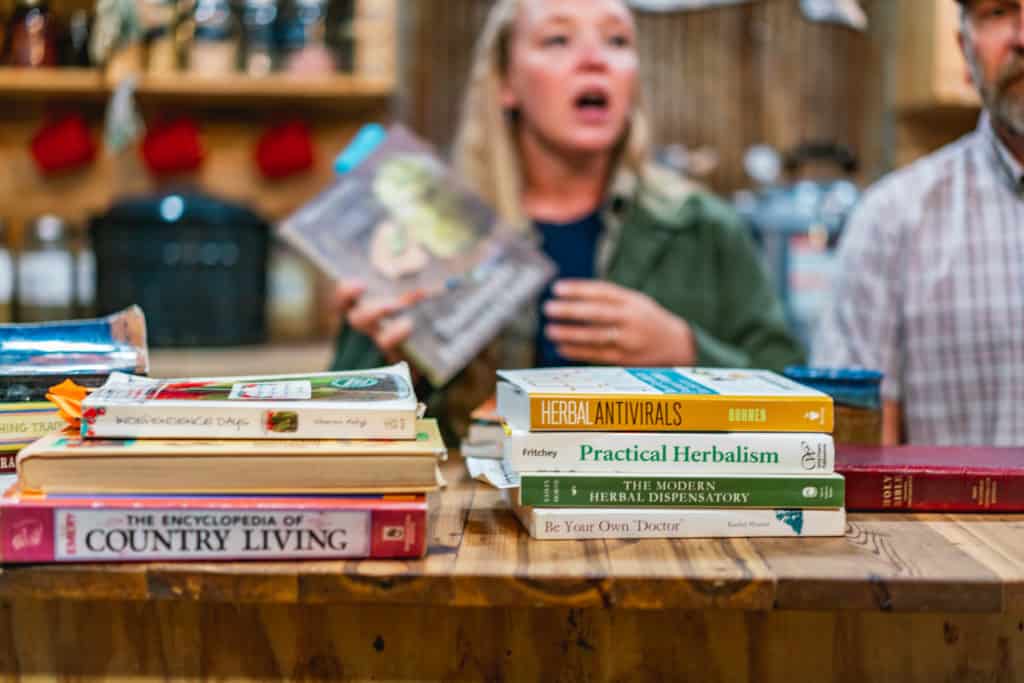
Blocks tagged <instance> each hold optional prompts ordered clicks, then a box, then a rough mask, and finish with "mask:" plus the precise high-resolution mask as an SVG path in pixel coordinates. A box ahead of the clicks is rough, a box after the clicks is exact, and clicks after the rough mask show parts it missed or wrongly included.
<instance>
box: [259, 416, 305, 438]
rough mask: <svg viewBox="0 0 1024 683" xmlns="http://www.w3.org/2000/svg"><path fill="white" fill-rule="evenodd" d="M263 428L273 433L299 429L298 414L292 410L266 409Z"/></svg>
mask: <svg viewBox="0 0 1024 683" xmlns="http://www.w3.org/2000/svg"><path fill="white" fill-rule="evenodd" d="M263 428H264V429H265V430H266V431H268V432H274V433H275V434H285V433H289V432H297V431H299V414H298V413H296V412H295V411H294V410H268V411H267V412H266V417H265V418H264V420H263Z"/></svg>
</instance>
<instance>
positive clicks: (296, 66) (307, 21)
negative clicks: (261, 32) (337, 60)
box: [277, 0, 334, 75]
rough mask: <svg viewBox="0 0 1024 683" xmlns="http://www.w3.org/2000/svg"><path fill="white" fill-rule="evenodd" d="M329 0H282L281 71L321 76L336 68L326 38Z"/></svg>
mask: <svg viewBox="0 0 1024 683" xmlns="http://www.w3.org/2000/svg"><path fill="white" fill-rule="evenodd" d="M326 19H327V0H280V5H279V11H278V14H277V42H278V46H279V48H280V50H281V70H282V71H287V72H289V73H301V74H305V75H320V74H325V73H331V72H332V71H334V58H333V57H332V56H331V53H330V50H328V49H327V45H326V43H325V42H324V40H325V38H326V24H325V22H326Z"/></svg>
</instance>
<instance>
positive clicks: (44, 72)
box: [0, 67, 109, 97]
mask: <svg viewBox="0 0 1024 683" xmlns="http://www.w3.org/2000/svg"><path fill="white" fill-rule="evenodd" d="M107 92H109V88H108V87H107V84H106V81H105V79H104V77H103V73H102V72H101V71H99V70H98V69H75V68H59V69H50V68H42V69H19V68H13V67H3V68H0V94H2V95H4V96H19V95H20V96H28V97H82V96H100V95H104V94H106V93H107Z"/></svg>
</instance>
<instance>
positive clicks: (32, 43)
mask: <svg viewBox="0 0 1024 683" xmlns="http://www.w3.org/2000/svg"><path fill="white" fill-rule="evenodd" d="M59 33H60V31H59V28H58V26H57V20H56V18H55V17H54V16H53V14H52V13H51V12H50V6H49V4H48V3H47V2H46V0H18V1H17V3H16V4H15V7H14V13H13V14H12V15H11V18H10V20H8V22H7V31H6V36H5V41H4V49H3V59H2V62H3V63H4V64H7V65H9V66H20V67H40V66H57V63H58V53H59V45H58V38H59Z"/></svg>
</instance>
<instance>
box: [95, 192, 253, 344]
mask: <svg viewBox="0 0 1024 683" xmlns="http://www.w3.org/2000/svg"><path fill="white" fill-rule="evenodd" d="M89 231H90V233H91V237H92V243H93V248H94V250H95V252H96V279H97V282H96V304H97V307H98V310H99V312H100V313H101V314H103V313H109V312H113V311H117V310H120V309H122V308H124V307H125V306H128V305H130V304H139V305H140V306H141V307H142V310H143V311H145V313H146V322H147V328H148V338H149V343H150V344H151V345H152V346H229V345H235V344H257V343H261V342H263V341H265V339H266V317H265V308H266V307H265V300H266V288H267V285H266V282H267V256H268V251H269V234H270V228H269V226H268V225H267V223H266V221H265V220H263V218H261V217H260V216H259V215H257V214H255V213H253V212H252V211H250V210H249V209H246V208H245V207H242V206H239V205H236V204H232V203H229V202H226V201H223V200H221V199H217V198H213V197H209V196H206V195H202V194H196V193H181V194H173V193H172V194H160V195H154V196H147V197H138V198H133V199H125V200H122V201H119V202H118V203H116V204H115V205H114V206H112V207H111V208H110V209H109V210H108V211H107V212H106V213H104V214H102V215H100V216H96V217H94V218H93V219H92V221H91V222H90V225H89Z"/></svg>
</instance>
